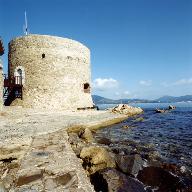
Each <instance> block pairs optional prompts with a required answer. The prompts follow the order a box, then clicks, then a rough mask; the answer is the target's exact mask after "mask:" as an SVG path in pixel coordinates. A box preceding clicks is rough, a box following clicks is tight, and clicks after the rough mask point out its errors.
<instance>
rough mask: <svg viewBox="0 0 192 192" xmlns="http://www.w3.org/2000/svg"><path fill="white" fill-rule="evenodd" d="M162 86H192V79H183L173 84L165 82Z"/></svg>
mask: <svg viewBox="0 0 192 192" xmlns="http://www.w3.org/2000/svg"><path fill="white" fill-rule="evenodd" d="M161 85H162V86H164V87H171V86H179V85H192V78H188V79H187V78H183V79H179V80H177V81H175V82H172V83H167V82H163V83H162V84H161Z"/></svg>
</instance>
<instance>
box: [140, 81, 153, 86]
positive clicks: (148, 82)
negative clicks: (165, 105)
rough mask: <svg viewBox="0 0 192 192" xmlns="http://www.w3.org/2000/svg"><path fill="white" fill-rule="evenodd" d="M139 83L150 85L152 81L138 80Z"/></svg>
mask: <svg viewBox="0 0 192 192" xmlns="http://www.w3.org/2000/svg"><path fill="white" fill-rule="evenodd" d="M139 84H140V85H144V86H151V84H152V82H151V80H146V81H144V80H141V81H139Z"/></svg>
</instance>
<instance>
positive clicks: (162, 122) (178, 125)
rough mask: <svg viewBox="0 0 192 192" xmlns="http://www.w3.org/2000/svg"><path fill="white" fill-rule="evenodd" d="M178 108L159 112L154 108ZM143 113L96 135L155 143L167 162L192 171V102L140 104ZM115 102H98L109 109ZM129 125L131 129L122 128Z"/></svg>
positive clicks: (117, 139) (140, 142)
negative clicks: (171, 106)
mask: <svg viewBox="0 0 192 192" xmlns="http://www.w3.org/2000/svg"><path fill="white" fill-rule="evenodd" d="M170 104H171V105H174V106H176V109H175V110H170V111H169V112H166V113H156V112H155V109H156V108H160V109H166V108H168V106H169V105H170ZM130 105H132V106H137V107H141V108H143V109H144V113H143V114H141V115H139V116H137V117H131V118H128V119H127V120H125V121H123V122H122V123H119V124H116V125H113V126H110V128H109V127H107V128H104V129H101V130H99V131H98V132H97V133H96V137H106V138H109V139H111V140H113V141H116V142H118V141H121V142H122V141H123V140H125V141H126V140H132V141H134V142H137V143H138V144H140V145H152V146H154V147H155V150H157V151H158V153H159V154H160V156H161V157H162V159H163V160H164V161H165V162H168V163H174V164H177V165H179V166H185V167H186V168H188V169H189V170H190V171H191V170H192V103H189V102H188V103H187V102H182V103H137V104H130ZM113 106H115V105H99V108H100V109H106V108H109V107H113ZM124 125H126V126H127V127H128V128H127V129H124V128H122V127H123V126H124Z"/></svg>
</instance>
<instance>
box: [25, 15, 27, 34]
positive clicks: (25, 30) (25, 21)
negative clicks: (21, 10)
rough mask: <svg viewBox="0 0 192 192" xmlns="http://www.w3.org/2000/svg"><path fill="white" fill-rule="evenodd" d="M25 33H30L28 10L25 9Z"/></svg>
mask: <svg viewBox="0 0 192 192" xmlns="http://www.w3.org/2000/svg"><path fill="white" fill-rule="evenodd" d="M25 35H28V26H27V12H26V11H25Z"/></svg>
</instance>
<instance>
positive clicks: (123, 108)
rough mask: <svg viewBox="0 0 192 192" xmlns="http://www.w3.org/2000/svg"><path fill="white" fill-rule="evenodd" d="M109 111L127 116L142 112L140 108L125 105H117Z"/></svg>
mask: <svg viewBox="0 0 192 192" xmlns="http://www.w3.org/2000/svg"><path fill="white" fill-rule="evenodd" d="M109 110H110V111H111V112H113V113H120V114H125V115H129V116H132V115H137V114H140V113H143V110H142V109H141V108H140V107H132V106H129V105H126V104H119V105H117V106H116V107H114V108H112V109H109Z"/></svg>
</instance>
